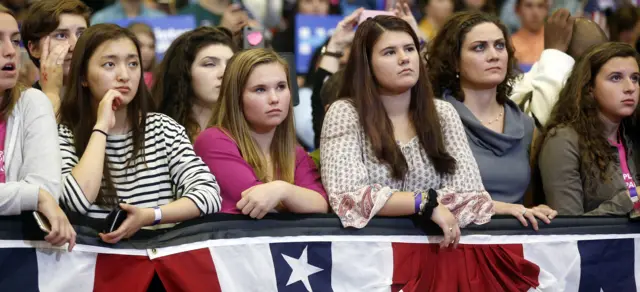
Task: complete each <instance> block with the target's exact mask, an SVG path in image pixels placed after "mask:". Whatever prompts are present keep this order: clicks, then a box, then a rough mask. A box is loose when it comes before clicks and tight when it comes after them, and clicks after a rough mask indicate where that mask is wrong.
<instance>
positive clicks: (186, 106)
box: [151, 27, 236, 142]
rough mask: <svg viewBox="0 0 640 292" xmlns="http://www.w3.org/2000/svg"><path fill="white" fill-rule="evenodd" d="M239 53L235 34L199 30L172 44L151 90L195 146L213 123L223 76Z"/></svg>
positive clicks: (223, 29)
mask: <svg viewBox="0 0 640 292" xmlns="http://www.w3.org/2000/svg"><path fill="white" fill-rule="evenodd" d="M235 52H236V46H235V45H234V43H233V40H232V36H231V32H229V31H228V30H226V29H225V28H214V27H199V28H196V29H194V30H192V31H190V32H187V33H185V34H183V35H181V36H180V37H178V38H177V39H176V40H174V41H173V43H171V46H170V47H169V49H168V50H167V53H166V54H165V55H164V58H163V59H162V62H161V63H160V65H159V66H158V68H157V69H156V74H154V77H155V78H156V82H155V83H154V84H153V87H152V89H151V93H152V96H153V98H154V100H155V103H156V105H157V106H158V111H159V112H161V113H163V114H165V115H168V116H169V117H171V118H173V119H174V120H176V121H177V122H178V123H179V124H180V125H182V126H183V127H184V128H185V129H186V130H187V135H188V136H189V139H190V140H191V142H194V141H195V139H196V137H197V136H198V134H199V133H200V131H202V130H204V129H205V128H206V126H207V123H208V122H209V120H210V119H211V116H212V113H213V105H214V104H215V102H216V101H217V100H218V94H219V92H220V84H221V83H222V75H223V74H224V70H225V68H226V67H227V62H228V61H229V59H231V56H233V54H234V53H235Z"/></svg>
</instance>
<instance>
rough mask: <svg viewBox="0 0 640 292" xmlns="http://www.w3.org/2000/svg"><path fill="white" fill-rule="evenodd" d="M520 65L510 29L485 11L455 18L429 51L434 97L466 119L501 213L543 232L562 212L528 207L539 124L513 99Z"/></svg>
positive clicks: (484, 178) (475, 152)
mask: <svg viewBox="0 0 640 292" xmlns="http://www.w3.org/2000/svg"><path fill="white" fill-rule="evenodd" d="M516 66H517V62H516V59H515V57H514V50H513V46H512V45H511V40H510V38H509V34H508V32H507V29H506V27H505V26H504V25H503V24H502V23H501V22H500V21H499V20H498V19H497V18H494V17H493V16H490V15H487V14H483V13H479V12H461V13H457V14H455V15H453V16H452V17H451V18H450V19H449V21H447V23H446V24H445V25H444V27H443V28H442V29H441V30H440V32H439V33H438V35H436V37H435V39H434V40H433V41H432V43H431V47H430V49H429V51H428V67H429V78H430V79H431V83H432V84H433V88H434V92H435V93H436V96H438V97H442V98H443V99H444V100H446V101H448V102H450V103H451V104H452V105H453V107H454V108H455V109H456V111H457V112H458V114H459V115H460V118H461V119H462V124H463V125H464V127H465V131H466V133H467V139H468V140H469V145H470V146H471V151H472V152H473V156H474V157H475V159H476V161H477V163H478V166H479V168H480V175H481V176H482V182H483V184H484V187H485V188H486V190H487V191H488V192H489V194H490V195H491V198H492V199H493V200H494V201H495V210H496V214H505V215H507V214H508V215H513V216H515V217H516V218H518V219H519V220H520V221H521V222H522V224H523V225H525V226H527V225H528V223H527V219H528V220H529V221H530V222H531V225H532V226H533V228H534V229H536V230H537V229H538V222H537V220H536V217H537V218H539V219H541V220H542V221H544V222H546V223H549V222H550V219H553V217H555V215H556V214H557V213H556V212H555V211H554V210H551V209H550V208H549V207H547V206H545V205H540V206H537V207H534V208H531V209H527V208H525V207H524V206H523V203H524V194H525V192H526V191H527V189H528V187H529V182H530V180H531V167H530V164H529V152H530V148H531V147H530V146H531V143H532V140H533V135H534V124H533V120H532V119H531V118H530V117H528V116H527V115H525V114H524V113H523V112H522V111H520V110H519V109H518V107H517V105H516V104H515V103H514V102H512V101H511V100H509V98H508V97H509V94H510V93H511V85H512V84H513V81H514V80H515V78H516V76H517V75H516V74H517V72H516V69H515V68H516ZM499 165H502V166H499ZM507 165H508V167H504V166H507Z"/></svg>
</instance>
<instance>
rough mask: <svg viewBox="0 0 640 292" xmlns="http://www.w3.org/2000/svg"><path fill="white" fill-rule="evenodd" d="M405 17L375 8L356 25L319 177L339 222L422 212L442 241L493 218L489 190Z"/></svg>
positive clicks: (328, 121)
mask: <svg viewBox="0 0 640 292" xmlns="http://www.w3.org/2000/svg"><path fill="white" fill-rule="evenodd" d="M419 47H420V43H419V41H418V37H417V36H416V34H415V32H414V31H413V29H412V28H411V26H410V25H409V24H408V23H407V22H405V21H404V20H402V19H400V18H397V17H391V16H376V17H375V18H372V19H368V20H366V21H365V22H363V23H362V24H360V26H359V27H358V30H357V31H356V36H355V38H354V41H353V45H352V47H351V56H350V58H349V62H348V63H347V66H346V68H345V73H344V75H345V76H347V77H348V78H349V79H348V80H345V82H344V83H343V85H342V90H341V92H340V96H341V97H344V99H343V100H339V101H336V102H334V103H333V105H331V107H330V108H329V111H328V112H327V115H326V117H325V121H324V126H323V129H322V136H321V138H320V145H321V146H320V156H321V158H320V160H321V164H322V169H321V171H322V181H323V183H324V185H325V187H326V189H327V191H328V193H329V198H330V199H329V201H330V204H331V207H332V208H333V210H334V211H335V212H336V213H337V214H338V216H339V217H340V219H341V220H342V223H343V225H344V226H352V227H358V228H359V227H363V226H365V225H366V224H367V222H368V221H369V220H370V219H371V218H372V217H373V216H374V215H382V216H405V215H411V214H421V215H422V216H423V218H424V220H433V221H434V222H435V223H437V224H438V225H439V226H440V228H442V230H443V232H444V235H445V240H444V241H443V242H442V243H441V245H442V246H449V244H454V245H456V244H457V242H458V240H459V237H460V227H464V226H466V225H467V224H470V223H476V224H483V223H486V222H489V220H490V218H491V215H492V214H493V204H492V202H491V198H490V197H489V195H488V194H487V192H486V191H485V190H484V187H483V186H482V181H481V179H480V174H479V172H478V165H477V164H476V162H475V160H474V159H473V155H472V153H471V151H470V149H469V144H468V143H467V140H466V137H465V134H464V129H463V127H462V124H461V123H460V117H459V116H458V114H457V113H456V111H455V110H454V109H453V107H452V106H451V104H449V103H447V102H444V101H441V100H436V99H434V97H433V93H432V92H431V87H430V84H429V81H428V79H427V72H426V67H425V66H424V64H423V62H422V59H421V58H420V55H419Z"/></svg>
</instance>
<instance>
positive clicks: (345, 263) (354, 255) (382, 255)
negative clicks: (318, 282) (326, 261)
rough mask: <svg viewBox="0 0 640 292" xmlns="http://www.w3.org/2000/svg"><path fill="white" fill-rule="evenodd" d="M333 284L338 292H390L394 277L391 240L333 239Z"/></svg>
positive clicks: (335, 291) (334, 289)
mask: <svg viewBox="0 0 640 292" xmlns="http://www.w3.org/2000/svg"><path fill="white" fill-rule="evenodd" d="M331 254H332V259H331V260H332V262H333V265H332V268H331V286H332V288H333V291H334V292H342V291H345V292H347V291H371V292H388V291H390V287H391V284H392V280H393V248H392V246H391V243H389V242H333V243H332V245H331Z"/></svg>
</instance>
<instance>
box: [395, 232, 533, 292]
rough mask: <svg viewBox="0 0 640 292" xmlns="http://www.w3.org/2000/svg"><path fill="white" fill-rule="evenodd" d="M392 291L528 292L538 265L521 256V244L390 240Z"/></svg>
mask: <svg viewBox="0 0 640 292" xmlns="http://www.w3.org/2000/svg"><path fill="white" fill-rule="evenodd" d="M392 246H393V257H394V260H393V262H394V263H393V266H394V271H393V286H392V290H391V291H393V292H397V291H400V290H402V291H403V292H419V291H435V292H449V291H460V292H476V291H478V292H481V291H487V292H494V291H527V290H529V288H531V287H537V286H538V285H539V283H538V275H539V274H540V268H539V267H538V266H537V265H535V264H533V263H531V262H529V261H527V260H526V259H524V256H523V251H522V245H519V244H510V245H507V244H503V245H460V246H458V248H457V249H450V248H448V249H440V247H439V246H438V245H436V244H429V245H427V244H410V243H393V245H392Z"/></svg>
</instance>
